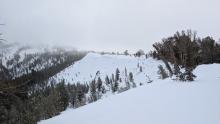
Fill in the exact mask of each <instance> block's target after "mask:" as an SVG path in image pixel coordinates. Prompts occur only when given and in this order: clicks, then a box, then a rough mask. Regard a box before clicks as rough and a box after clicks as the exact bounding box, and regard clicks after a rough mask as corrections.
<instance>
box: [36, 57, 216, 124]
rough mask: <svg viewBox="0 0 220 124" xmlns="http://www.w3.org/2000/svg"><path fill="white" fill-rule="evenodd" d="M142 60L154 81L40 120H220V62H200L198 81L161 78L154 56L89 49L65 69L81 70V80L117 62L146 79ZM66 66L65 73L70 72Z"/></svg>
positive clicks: (114, 123) (94, 123)
mask: <svg viewBox="0 0 220 124" xmlns="http://www.w3.org/2000/svg"><path fill="white" fill-rule="evenodd" d="M94 58H95V59H94ZM113 58H114V59H113ZM93 59H94V60H93ZM100 60H105V61H102V62H100ZM107 60H108V61H107ZM96 62H97V63H96ZM137 63H141V66H143V68H144V69H143V70H144V71H143V72H142V73H145V74H147V75H150V76H149V77H151V78H152V79H153V80H154V81H153V82H152V83H147V84H146V85H143V86H140V87H137V88H133V89H131V90H128V91H126V92H123V93H120V94H116V95H111V96H109V97H108V98H104V99H101V100H98V101H97V102H94V103H91V104H88V105H85V106H83V107H80V108H78V109H71V108H69V109H67V110H66V111H64V112H62V113H61V114H60V115H58V116H56V117H53V118H51V119H48V120H44V121H41V122H39V123H38V124H62V123H65V124H73V123H76V124H220V90H219V89H220V74H219V72H218V71H219V70H220V64H211V65H200V66H198V67H197V68H196V69H195V70H194V74H195V75H196V76H197V78H196V80H195V81H194V82H179V81H175V80H172V79H170V78H169V79H166V80H160V79H158V76H157V74H156V72H157V70H158V69H157V66H158V64H162V63H161V62H160V61H156V60H153V59H151V58H148V59H144V58H133V57H129V56H115V57H113V56H109V55H104V56H101V55H98V54H89V55H87V56H86V57H85V58H84V59H83V60H81V61H79V62H78V63H76V64H75V65H73V67H70V68H68V69H67V70H65V71H64V72H68V73H69V72H72V74H70V75H74V74H75V73H76V72H78V71H80V70H81V71H80V73H81V77H80V78H79V77H78V78H77V80H86V79H88V80H89V78H88V77H89V76H90V74H91V75H92V76H94V75H95V73H96V71H97V69H98V70H99V71H100V72H101V73H100V74H101V75H102V73H103V75H102V76H105V74H108V73H112V71H113V72H114V70H115V68H116V67H118V68H120V69H123V68H124V67H125V66H126V68H127V69H128V70H129V71H133V72H136V73H135V75H136V76H138V77H139V78H136V81H137V80H138V79H140V80H138V81H143V82H144V78H145V74H143V75H142V74H140V73H139V72H138V71H137V68H136V66H137V65H136V64H137ZM99 64H101V65H100V66H101V67H100V68H98V67H97V65H99ZM119 65H120V66H119ZM155 66H156V67H155ZM103 67H105V68H103ZM71 69H73V70H74V71H73V70H71ZM64 72H62V73H61V74H63V76H65V75H67V74H68V73H67V74H65V73H64ZM68 78H71V76H68ZM68 78H67V79H68Z"/></svg>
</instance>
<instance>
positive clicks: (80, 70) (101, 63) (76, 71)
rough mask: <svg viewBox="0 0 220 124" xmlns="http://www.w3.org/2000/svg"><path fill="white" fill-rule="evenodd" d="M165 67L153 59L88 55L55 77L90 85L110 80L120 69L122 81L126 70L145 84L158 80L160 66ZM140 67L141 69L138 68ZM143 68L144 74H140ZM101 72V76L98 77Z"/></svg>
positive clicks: (137, 80)
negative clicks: (92, 82) (99, 80)
mask: <svg viewBox="0 0 220 124" xmlns="http://www.w3.org/2000/svg"><path fill="white" fill-rule="evenodd" d="M160 64H161V65H164V64H163V63H162V62H161V61H156V60H154V59H152V58H148V59H146V58H145V57H144V56H142V57H140V58H139V57H134V56H125V55H108V54H106V55H101V54H97V53H88V54H87V55H86V56H85V57H84V58H83V59H82V60H80V61H78V62H76V63H75V64H73V65H72V66H70V67H68V68H67V69H65V70H64V71H62V72H61V73H59V74H57V75H56V76H54V78H56V79H57V80H62V79H65V81H66V83H77V82H80V83H89V82H90V81H92V80H93V79H95V78H96V77H100V78H101V79H102V80H105V77H106V75H108V76H109V77H110V78H111V76H112V74H114V75H115V71H116V69H117V68H118V69H119V71H120V77H121V78H122V81H124V80H125V78H126V77H125V68H126V70H127V73H129V72H132V73H133V75H134V82H137V83H144V82H147V81H149V79H148V77H150V79H151V80H157V79H158V74H157V71H158V65H160ZM138 65H139V67H138ZM140 67H142V70H143V71H142V72H140ZM97 72H99V73H100V74H99V75H96V74H97Z"/></svg>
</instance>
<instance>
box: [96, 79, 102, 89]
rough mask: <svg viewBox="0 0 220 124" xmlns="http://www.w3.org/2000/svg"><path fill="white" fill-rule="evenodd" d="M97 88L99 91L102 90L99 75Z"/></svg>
mask: <svg viewBox="0 0 220 124" xmlns="http://www.w3.org/2000/svg"><path fill="white" fill-rule="evenodd" d="M97 88H98V91H99V92H101V91H102V80H101V78H100V77H98V80H97Z"/></svg>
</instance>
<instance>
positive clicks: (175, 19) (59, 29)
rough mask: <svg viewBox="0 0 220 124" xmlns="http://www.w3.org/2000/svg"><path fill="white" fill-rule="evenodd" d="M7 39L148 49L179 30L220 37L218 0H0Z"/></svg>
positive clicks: (110, 48) (0, 20)
mask: <svg viewBox="0 0 220 124" xmlns="http://www.w3.org/2000/svg"><path fill="white" fill-rule="evenodd" d="M0 23H4V24H6V25H5V26H1V27H0V28H1V29H0V30H1V31H2V32H3V33H4V38H5V39H7V40H8V41H10V42H23V43H31V44H49V45H51V44H52V45H62V46H65V45H66V46H75V47H77V48H79V49H86V50H99V51H100V50H105V51H124V50H125V49H128V50H130V51H134V50H138V49H144V50H145V51H148V50H149V49H151V46H152V44H153V43H154V42H156V41H160V40H161V39H162V38H164V37H168V36H170V35H172V34H174V33H175V32H176V31H177V30H185V29H193V30H196V31H197V32H198V35H199V36H201V37H203V36H207V35H210V36H212V37H213V38H214V39H216V40H218V39H219V38H220V0H0Z"/></svg>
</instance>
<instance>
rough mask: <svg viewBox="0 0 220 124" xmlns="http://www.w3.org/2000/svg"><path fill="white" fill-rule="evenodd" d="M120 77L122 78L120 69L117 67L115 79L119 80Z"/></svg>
mask: <svg viewBox="0 0 220 124" xmlns="http://www.w3.org/2000/svg"><path fill="white" fill-rule="evenodd" d="M119 78H120V71H119V69H118V68H117V69H116V72H115V81H118V80H119Z"/></svg>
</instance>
